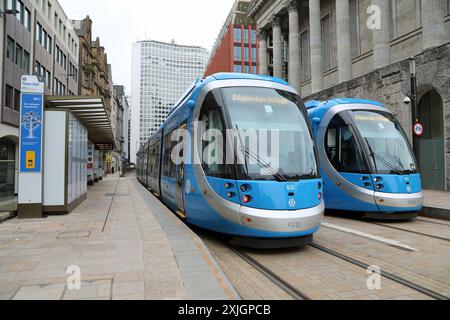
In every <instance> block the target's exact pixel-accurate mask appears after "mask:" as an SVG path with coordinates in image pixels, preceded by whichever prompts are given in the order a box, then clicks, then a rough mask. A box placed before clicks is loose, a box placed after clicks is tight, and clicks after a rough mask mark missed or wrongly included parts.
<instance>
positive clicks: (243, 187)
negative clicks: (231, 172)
mask: <svg viewBox="0 0 450 320" xmlns="http://www.w3.org/2000/svg"><path fill="white" fill-rule="evenodd" d="M249 188H250V187H249V186H248V185H247V184H243V185H242V186H241V191H242V192H247V191H248V189H249Z"/></svg>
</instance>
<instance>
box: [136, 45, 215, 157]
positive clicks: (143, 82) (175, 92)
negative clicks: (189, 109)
mask: <svg viewBox="0 0 450 320" xmlns="http://www.w3.org/2000/svg"><path fill="white" fill-rule="evenodd" d="M132 56H133V58H132V83H131V85H132V95H131V97H132V109H131V110H132V112H131V141H132V143H131V148H130V149H131V162H132V163H136V154H137V152H138V151H139V148H140V146H141V144H143V143H145V142H146V141H147V140H148V139H149V138H150V136H151V135H152V134H153V133H154V132H155V131H156V130H158V129H159V127H160V126H161V124H162V123H163V122H164V121H165V119H166V118H167V115H168V114H169V112H170V110H171V109H172V108H173V106H174V104H175V103H176V102H177V101H178V99H179V98H180V97H181V96H182V94H183V93H184V92H185V91H186V89H187V88H188V87H189V86H190V85H191V84H192V83H193V82H194V81H195V79H196V78H199V77H202V75H203V72H204V69H205V65H206V62H207V60H208V51H207V50H206V49H204V48H201V47H196V46H183V45H177V44H175V42H174V41H172V43H164V42H159V41H141V42H137V43H134V44H133V54H132Z"/></svg>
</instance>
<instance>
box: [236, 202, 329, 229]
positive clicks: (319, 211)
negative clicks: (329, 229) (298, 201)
mask: <svg viewBox="0 0 450 320" xmlns="http://www.w3.org/2000/svg"><path fill="white" fill-rule="evenodd" d="M324 212H325V204H324V202H323V201H321V203H320V204H319V205H318V206H316V207H313V208H309V209H303V210H296V211H276V210H261V209H255V208H249V207H241V209H240V210H239V218H240V221H241V224H242V225H243V226H244V227H246V228H250V229H254V230H260V231H263V232H270V233H277V234H280V235H285V236H287V237H289V236H290V235H299V236H300V235H301V233H310V232H311V230H317V229H318V228H319V226H320V224H321V223H322V221H323V216H324Z"/></svg>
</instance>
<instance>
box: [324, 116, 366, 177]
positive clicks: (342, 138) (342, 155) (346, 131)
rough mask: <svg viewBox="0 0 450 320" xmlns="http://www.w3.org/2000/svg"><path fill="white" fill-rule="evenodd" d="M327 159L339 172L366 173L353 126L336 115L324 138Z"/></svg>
mask: <svg viewBox="0 0 450 320" xmlns="http://www.w3.org/2000/svg"><path fill="white" fill-rule="evenodd" d="M325 148H326V152H327V156H328V159H329V160H330V162H331V164H332V165H333V167H334V168H335V169H336V170H337V171H339V172H347V173H367V172H368V171H369V170H368V168H367V166H366V164H365V162H364V159H363V157H362V154H361V151H360V149H359V146H358V144H357V141H356V138H355V134H354V131H353V128H352V127H351V126H350V125H348V124H346V123H345V121H344V120H343V119H342V118H341V117H340V116H339V115H337V116H336V117H335V118H334V119H333V120H332V121H331V123H330V125H329V126H328V131H327V134H326V138H325Z"/></svg>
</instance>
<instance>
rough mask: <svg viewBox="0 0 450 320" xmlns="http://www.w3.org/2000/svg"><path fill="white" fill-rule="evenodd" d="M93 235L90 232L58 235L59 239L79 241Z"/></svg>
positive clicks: (70, 232) (72, 232) (71, 232)
mask: <svg viewBox="0 0 450 320" xmlns="http://www.w3.org/2000/svg"><path fill="white" fill-rule="evenodd" d="M90 235H91V232H90V231H68V232H62V233H60V234H58V236H57V238H58V239H77V238H87V237H89V236H90Z"/></svg>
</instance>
